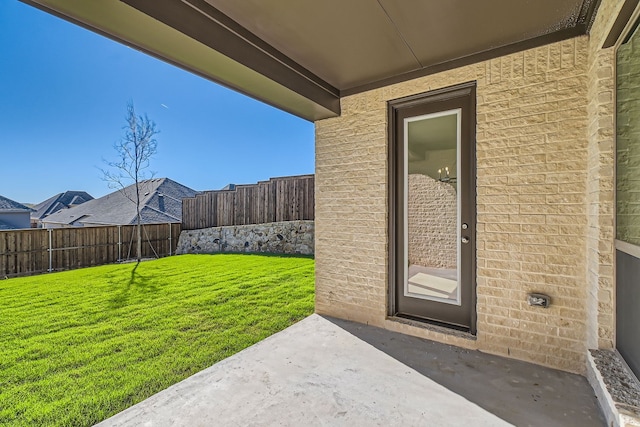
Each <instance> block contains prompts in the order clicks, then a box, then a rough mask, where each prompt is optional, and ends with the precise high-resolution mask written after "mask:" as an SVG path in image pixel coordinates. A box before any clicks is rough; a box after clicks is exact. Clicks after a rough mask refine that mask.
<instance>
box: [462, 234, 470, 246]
mask: <svg viewBox="0 0 640 427" xmlns="http://www.w3.org/2000/svg"><path fill="white" fill-rule="evenodd" d="M460 240H462V243H464V244H467V243H469V238H468V237H467V236H464V237H462V239H460Z"/></svg>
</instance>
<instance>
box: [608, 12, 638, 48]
mask: <svg viewBox="0 0 640 427" xmlns="http://www.w3.org/2000/svg"><path fill="white" fill-rule="evenodd" d="M638 3H640V1H639V0H626V1H625V2H624V4H623V5H622V8H621V9H620V13H618V17H617V18H616V20H615V22H614V23H613V26H612V27H611V30H610V31H609V34H608V35H607V38H606V39H605V41H604V43H603V44H602V48H603V49H607V48H610V47H612V46H614V45H615V44H616V43H617V42H618V39H619V38H620V37H621V36H622V33H623V32H624V30H625V28H626V27H627V24H628V23H629V20H630V19H631V17H632V16H633V13H634V12H635V11H636V9H637V8H638Z"/></svg>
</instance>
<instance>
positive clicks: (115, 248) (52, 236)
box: [0, 223, 181, 278]
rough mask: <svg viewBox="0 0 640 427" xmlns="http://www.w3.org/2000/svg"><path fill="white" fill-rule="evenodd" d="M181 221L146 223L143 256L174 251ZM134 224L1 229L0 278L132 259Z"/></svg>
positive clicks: (143, 234)
mask: <svg viewBox="0 0 640 427" xmlns="http://www.w3.org/2000/svg"><path fill="white" fill-rule="evenodd" d="M180 229H181V227H180V224H179V223H172V224H145V225H143V229H142V239H143V243H142V257H144V258H151V257H153V258H155V257H156V256H159V257H162V256H167V255H172V254H174V253H175V250H176V246H177V244H178V237H179V236H180ZM135 230H136V229H135V225H110V226H104V227H74V228H52V229H42V228H39V229H25V230H4V231H0V278H5V277H16V276H25V275H30V274H38V273H45V272H48V271H60V270H72V269H76V268H82V267H90V266H93V265H102V264H111V263H116V262H120V261H125V260H127V259H135V246H136V244H135V233H136V231H135Z"/></svg>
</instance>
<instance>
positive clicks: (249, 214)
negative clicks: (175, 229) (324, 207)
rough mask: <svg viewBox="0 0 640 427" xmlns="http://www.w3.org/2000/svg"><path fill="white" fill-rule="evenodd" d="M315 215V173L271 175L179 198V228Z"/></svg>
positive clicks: (258, 221)
mask: <svg viewBox="0 0 640 427" xmlns="http://www.w3.org/2000/svg"><path fill="white" fill-rule="evenodd" d="M313 219H314V176H313V175H300V176H288V177H282V178H271V179H270V180H269V181H260V182H258V183H257V184H249V185H237V186H235V188H234V189H233V190H218V191H206V192H203V193H200V194H198V195H197V196H195V197H192V198H188V199H183V200H182V229H183V230H197V229H200V228H208V227H220V226H224V225H245V224H263V223H267V222H276V221H296V220H313Z"/></svg>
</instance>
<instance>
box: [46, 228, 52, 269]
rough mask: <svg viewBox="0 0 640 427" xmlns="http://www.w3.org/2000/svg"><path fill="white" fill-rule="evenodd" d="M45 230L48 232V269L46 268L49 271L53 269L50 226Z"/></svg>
mask: <svg viewBox="0 0 640 427" xmlns="http://www.w3.org/2000/svg"><path fill="white" fill-rule="evenodd" d="M47 231H48V232H49V249H48V251H49V269H48V270H47V271H48V272H49V273H51V272H52V271H53V265H52V264H53V248H52V247H51V246H52V244H51V232H52V231H53V230H52V229H51V228H48V229H47Z"/></svg>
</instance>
